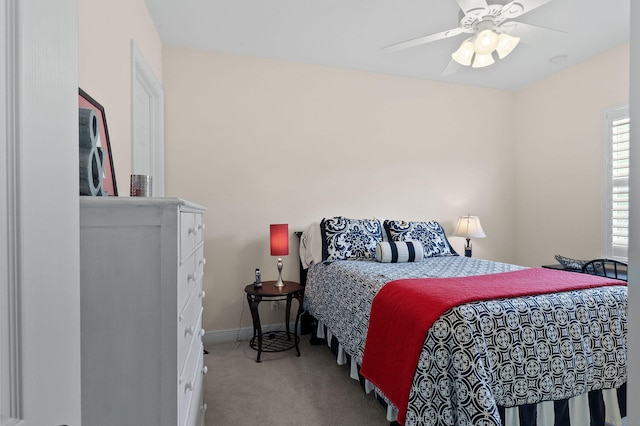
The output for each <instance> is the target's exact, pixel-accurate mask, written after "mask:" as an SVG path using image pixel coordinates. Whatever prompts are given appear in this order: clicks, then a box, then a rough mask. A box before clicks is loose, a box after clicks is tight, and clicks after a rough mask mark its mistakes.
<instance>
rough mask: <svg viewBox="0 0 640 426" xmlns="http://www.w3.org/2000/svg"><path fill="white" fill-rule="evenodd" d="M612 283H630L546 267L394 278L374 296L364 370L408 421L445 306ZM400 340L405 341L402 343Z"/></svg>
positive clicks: (401, 418)
mask: <svg viewBox="0 0 640 426" xmlns="http://www.w3.org/2000/svg"><path fill="white" fill-rule="evenodd" d="M608 285H626V283H625V282H624V281H618V280H613V279H609V278H603V277H598V276H594V275H587V274H579V273H575V272H565V271H558V270H552V269H543V268H531V269H523V270H520V271H515V272H505V273H501V274H491V275H478V276H472V277H458V278H411V279H402V280H396V281H391V282H389V283H387V284H386V285H385V286H384V287H382V289H380V291H379V292H378V294H377V295H376V296H375V297H374V299H373V303H372V305H371V318H370V320H369V330H368V332H367V339H366V342H365V348H364V355H363V359H362V368H361V369H360V373H361V374H362V375H363V376H364V377H365V378H367V379H368V380H369V381H370V382H371V383H373V384H374V385H375V386H377V387H378V388H379V389H380V390H381V391H382V392H383V393H384V394H385V395H386V396H387V397H388V398H389V400H390V401H391V402H392V403H393V405H395V406H396V408H398V421H399V422H400V423H401V424H404V418H405V414H406V410H407V404H408V401H409V392H410V390H411V382H412V381H413V376H414V374H415V370H416V366H417V364H418V358H419V356H420V352H421V350H422V344H423V343H424V339H425V337H426V334H427V331H428V330H429V328H430V327H431V325H432V324H433V323H434V322H435V321H436V320H437V319H438V318H439V317H440V315H442V314H443V313H444V312H445V311H447V310H448V309H450V308H453V307H455V306H459V305H462V304H465V303H470V302H476V301H481V300H491V299H503V298H511V297H520V296H530V295H536V294H548V293H558V292H563V291H571V290H580V289H586V288H592V287H600V286H608ZM398 342H402V346H401V347H400V348H399V347H398Z"/></svg>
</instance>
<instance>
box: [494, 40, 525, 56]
mask: <svg viewBox="0 0 640 426" xmlns="http://www.w3.org/2000/svg"><path fill="white" fill-rule="evenodd" d="M519 42H520V37H513V36H510V35H509V34H500V35H499V36H498V46H496V52H498V57H499V58H500V59H502V58H504V57H505V56H507V55H508V54H509V53H511V51H513V49H515V47H516V46H517V45H518V43H519Z"/></svg>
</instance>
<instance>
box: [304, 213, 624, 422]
mask: <svg viewBox="0 0 640 426" xmlns="http://www.w3.org/2000/svg"><path fill="white" fill-rule="evenodd" d="M300 258H301V265H302V267H303V268H304V272H305V277H304V278H305V280H303V281H306V288H305V300H304V308H305V310H306V311H307V312H308V313H309V314H310V315H311V316H312V318H313V319H314V325H315V326H317V329H316V330H315V331H314V333H315V335H317V336H318V337H319V338H325V339H326V340H327V343H328V344H330V345H331V344H333V345H334V347H335V348H336V353H337V355H338V356H337V359H338V362H339V363H347V362H349V363H350V371H351V376H352V377H353V378H354V379H359V380H361V381H362V382H363V383H364V388H365V390H366V391H367V392H371V391H373V392H375V394H376V396H377V397H378V399H379V400H380V401H381V402H382V403H383V404H384V405H385V406H386V407H387V419H388V420H389V421H390V422H398V423H400V424H406V425H474V426H476V425H496V426H498V425H508V426H512V425H513V426H516V425H536V424H537V425H547V424H550V425H553V424H557V425H563V424H567V425H568V424H572V425H576V424H577V425H582V424H585V425H588V424H591V425H603V426H604V425H622V424H623V420H622V419H623V418H624V417H625V416H626V378H627V376H626V347H627V341H626V331H627V321H626V312H627V311H626V310H627V287H626V285H625V284H626V283H624V282H622V281H617V280H610V279H606V278H600V277H591V276H587V275H584V274H577V273H573V272H564V271H546V270H542V269H541V268H524V267H521V266H517V265H511V264H506V263H500V262H493V261H487V260H481V259H474V258H467V257H462V256H458V255H457V253H456V252H455V251H454V250H453V248H452V247H451V245H450V244H449V242H448V240H447V238H446V235H445V233H444V231H443V229H442V227H441V226H440V225H439V224H438V223H437V222H435V221H428V222H416V221H400V220H385V221H382V220H377V219H351V218H345V217H341V216H337V217H332V218H325V219H322V221H320V222H316V223H313V224H311V225H309V227H307V229H306V230H305V231H304V233H302V236H301V239H300ZM549 274H551V275H549ZM523 276H527V278H526V279H527V280H528V281H527V280H524V281H522V285H521V286H520V287H518V285H516V284H517V283H518V282H520V280H522V277H523ZM591 279H595V280H596V281H590V280H591ZM448 280H451V281H448ZM531 280H534V281H531ZM585 280H586V281H585ZM598 280H602V281H598ZM537 281H540V282H543V281H544V282H545V283H546V282H551V283H552V284H553V285H554V286H555V285H558V286H560V287H557V288H556V287H548V288H547V287H544V286H542V287H541V288H542V289H541V290H536V291H533V293H534V294H528V293H527V292H526V291H525V290H519V291H520V293H518V292H516V293H515V294H514V295H508V296H507V295H505V294H508V293H504V294H503V293H500V292H498V293H496V294H497V296H496V297H491V296H487V295H485V294H484V293H482V291H484V290H482V291H480V295H479V296H478V298H477V300H474V299H465V298H464V297H466V295H467V293H470V292H473V291H475V290H477V289H480V288H484V287H492V286H494V284H495V285H496V286H498V284H496V283H500V282H504V285H503V286H502V287H501V289H500V291H502V292H504V291H512V289H513V288H528V287H531V288H536V285H537V284H538V283H537ZM483 283H485V284H483ZM574 283H577V284H575V285H578V287H574ZM436 284H437V285H436ZM402 285H404V286H405V287H402ZM467 285H469V287H468V289H470V290H473V291H467V290H464V289H465V288H467V287H464V286H467ZM541 285H542V284H541ZM545 285H546V284H545ZM406 286H409V287H406ZM438 286H440V288H441V290H440V291H441V293H442V294H441V295H440V299H448V298H449V297H448V294H447V289H452V290H451V292H450V293H451V294H453V293H454V291H453V289H456V290H458V293H461V294H462V296H463V298H462V299H460V300H462V301H463V302H461V303H460V304H457V305H454V306H451V307H447V306H443V307H441V306H438V307H437V309H441V310H442V313H441V314H440V313H439V312H440V311H438V310H437V309H436V308H435V306H436V305H435V304H434V303H435V302H432V301H431V299H428V298H429V297H432V296H431V295H429V294H426V293H425V294H424V295H423V294H422V293H423V292H430V291H433V289H432V288H431V287H433V288H436V287H438ZM563 286H564V287H563ZM567 286H569V287H567ZM427 288H428V289H427ZM383 289H384V290H383ZM413 289H415V290H413ZM505 289H506V290H505ZM558 289H560V290H558ZM411 291H416V292H418V293H419V294H420V297H427V299H418V296H417V295H416V294H418V293H410V292H411ZM523 291H524V292H523ZM408 292H409V293H408ZM390 294H393V295H395V296H394V297H395V299H388V297H389V295H390ZM408 294H411V295H410V296H408ZM394 304H395V305H394ZM412 304H413V305H414V312H412V313H409V314H407V313H406V312H405V311H409V309H408V308H407V306H410V305H412ZM385 312H386V314H385ZM390 312H392V314H391V315H389V313H390ZM422 312H427V313H429V314H430V315H431V316H433V317H434V318H433V319H431V320H430V321H431V322H426V323H425V324H423V319H422V316H421V315H422ZM385 315H386V316H385ZM403 315H416V316H414V317H412V316H406V317H405V316H403ZM426 316H428V315H426ZM417 324H419V325H420V326H423V327H425V328H424V330H426V331H424V330H423V329H420V328H419V327H418V325H417ZM414 329H415V330H414ZM425 333H426V334H425ZM416 336H418V337H417V338H418V340H416ZM412 342H413V343H412ZM416 342H418V344H417V345H416ZM407 354H409V355H407ZM403 372H404V373H403ZM408 373H410V374H408Z"/></svg>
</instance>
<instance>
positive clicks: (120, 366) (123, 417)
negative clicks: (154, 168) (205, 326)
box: [43, 197, 206, 426]
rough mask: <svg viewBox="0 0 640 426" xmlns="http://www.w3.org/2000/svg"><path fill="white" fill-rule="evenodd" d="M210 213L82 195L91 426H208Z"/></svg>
mask: <svg viewBox="0 0 640 426" xmlns="http://www.w3.org/2000/svg"><path fill="white" fill-rule="evenodd" d="M204 210H205V209H204V208H203V207H202V206H199V205H197V204H193V203H190V202H188V201H184V200H181V199H177V198H134V197H131V198H127V197H122V198H118V197H80V285H81V288H80V297H81V321H82V322H81V330H82V343H81V344H82V424H83V425H84V426H103V425H104V426H114V425H118V426H169V425H171V426H176V425H177V426H196V425H197V426H200V425H203V424H204V411H205V409H206V406H205V405H204V404H203V401H202V393H203V392H202V376H203V375H204V374H205V373H206V367H205V366H204V365H203V355H202V354H203V347H202V335H203V334H204V330H202V298H203V297H204V292H203V291H202V275H203V266H204V262H205V259H204V256H203V233H204V231H203V230H204V221H203V215H204ZM43 350H45V348H43ZM61 392H64V390H63V389H61Z"/></svg>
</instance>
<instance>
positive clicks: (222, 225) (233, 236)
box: [163, 46, 515, 330]
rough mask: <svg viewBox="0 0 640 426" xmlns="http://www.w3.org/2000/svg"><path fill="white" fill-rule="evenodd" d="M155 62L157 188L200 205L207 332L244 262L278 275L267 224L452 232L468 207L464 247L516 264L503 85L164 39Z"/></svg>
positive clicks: (290, 265) (246, 278) (237, 309)
mask: <svg viewBox="0 0 640 426" xmlns="http://www.w3.org/2000/svg"><path fill="white" fill-rule="evenodd" d="M163 59H164V68H163V73H164V87H165V105H166V111H165V112H166V114H165V150H166V151H165V152H166V158H167V164H166V182H167V183H166V193H167V195H170V196H181V197H185V198H187V199H192V200H194V201H196V202H199V203H202V204H204V205H205V206H207V207H208V208H209V210H208V212H207V215H206V222H207V228H206V241H205V256H206V257H207V265H206V270H205V280H204V286H205V290H206V292H207V294H208V295H210V296H207V298H206V299H205V314H204V326H205V329H207V330H220V329H232V328H237V327H238V326H239V325H240V324H241V322H240V315H241V313H242V312H243V309H245V305H246V300H245V296H244V292H243V287H244V286H245V285H246V284H249V283H250V282H252V279H253V272H254V269H255V268H261V269H262V271H263V277H264V279H274V278H276V276H277V272H276V268H275V259H274V258H272V257H271V256H269V248H268V238H269V224H270V223H288V224H289V226H290V231H291V232H293V231H295V230H301V229H303V227H304V226H305V225H306V224H308V223H310V222H311V221H314V220H320V219H321V218H322V217H324V216H334V215H346V216H350V217H378V218H397V219H416V220H428V219H436V220H438V221H440V222H441V223H442V224H443V226H444V227H445V229H446V230H447V231H449V232H451V231H452V230H453V229H452V228H453V226H454V221H455V220H456V218H457V217H458V216H459V215H462V214H467V213H472V214H477V215H479V216H480V218H481V219H482V224H483V226H484V229H485V231H486V233H487V235H488V236H489V237H488V238H486V239H483V240H477V241H475V244H474V248H475V250H474V254H475V255H476V256H478V257H484V258H491V259H498V260H503V261H515V257H514V253H515V240H514V239H513V238H512V235H513V233H514V229H515V218H514V216H513V209H514V203H515V200H514V193H515V185H514V181H513V176H514V168H513V164H512V161H511V160H512V159H513V156H514V145H513V140H514V137H515V133H514V129H515V128H514V124H513V122H514V120H513V119H512V117H513V102H514V98H513V94H512V93H511V92H506V91H497V90H489V89H480V88H474V87H468V86H460V85H450V84H444V83H438V82H430V81H424V80H415V79H408V78H399V77H391V76H386V75H377V74H372V73H362V72H353V71H345V70H338V69H333V68H325V67H319V66H310V65H302V64H295V63H287V62H279V61H272V60H262V59H253V58H248V57H242V56H235V55H230V54H224V53H208V52H203V51H196V50H187V49H184V48H178V47H169V46H165V47H164V51H163ZM495 117H500V118H501V119H500V120H495ZM452 244H454V247H455V248H456V249H459V250H460V249H461V247H462V244H463V241H462V240H461V239H459V238H452ZM296 250H297V242H295V241H294V239H293V237H292V241H291V250H290V255H289V256H288V257H286V258H285V270H284V272H283V274H284V276H285V278H288V279H294V280H297V279H298V269H297V267H298V259H297V256H296ZM277 318H278V319H279V321H280V322H281V321H282V318H281V314H280V316H279V317H277ZM249 324H250V316H249V314H248V312H245V313H244V316H243V319H242V325H243V326H245V327H246V326H249Z"/></svg>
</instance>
